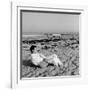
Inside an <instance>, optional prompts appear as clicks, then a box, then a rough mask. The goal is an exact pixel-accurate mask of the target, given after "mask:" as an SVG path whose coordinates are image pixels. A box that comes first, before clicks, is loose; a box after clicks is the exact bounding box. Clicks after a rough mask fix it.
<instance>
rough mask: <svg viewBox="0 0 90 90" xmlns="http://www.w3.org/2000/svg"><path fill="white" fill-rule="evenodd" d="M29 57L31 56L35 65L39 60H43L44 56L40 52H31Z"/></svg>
mask: <svg viewBox="0 0 90 90" xmlns="http://www.w3.org/2000/svg"><path fill="white" fill-rule="evenodd" d="M31 57H32V62H33V63H34V64H35V65H38V64H39V63H40V62H42V61H43V59H44V58H46V57H45V56H44V55H43V54H41V53H33V54H31Z"/></svg>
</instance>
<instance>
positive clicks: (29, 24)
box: [22, 12, 80, 33]
mask: <svg viewBox="0 0 90 90" xmlns="http://www.w3.org/2000/svg"><path fill="white" fill-rule="evenodd" d="M79 16H80V15H79V14H63V13H42V12H38V13H37V12H22V32H23V33H30V32H43V33H59V32H78V31H79Z"/></svg>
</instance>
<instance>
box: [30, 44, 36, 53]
mask: <svg viewBox="0 0 90 90" xmlns="http://www.w3.org/2000/svg"><path fill="white" fill-rule="evenodd" d="M35 48H36V46H35V45H32V46H31V47H30V51H31V53H34V50H35Z"/></svg>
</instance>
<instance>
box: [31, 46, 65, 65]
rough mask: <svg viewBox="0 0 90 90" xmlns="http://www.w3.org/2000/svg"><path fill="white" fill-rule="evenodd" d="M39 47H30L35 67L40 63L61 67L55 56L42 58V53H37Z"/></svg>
mask: <svg viewBox="0 0 90 90" xmlns="http://www.w3.org/2000/svg"><path fill="white" fill-rule="evenodd" d="M39 49H40V47H37V46H35V45H32V46H31V47H30V51H31V58H32V62H33V64H35V65H39V64H40V63H41V62H43V61H44V62H47V63H48V64H54V65H56V66H63V63H62V62H61V61H60V59H59V58H58V56H57V55H56V54H52V55H50V56H47V57H46V56H44V55H43V54H42V53H39V52H38V50H39Z"/></svg>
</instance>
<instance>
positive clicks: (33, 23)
mask: <svg viewBox="0 0 90 90" xmlns="http://www.w3.org/2000/svg"><path fill="white" fill-rule="evenodd" d="M20 30H21V48H20V49H21V50H20V51H21V60H20V67H21V69H20V76H21V78H22V79H24V78H46V77H47V78H50V77H52V78H53V77H54V78H55V77H59V78H60V77H63V76H64V77H67V76H70V77H72V76H79V75H80V59H79V58H80V56H79V51H80V50H79V46H80V39H79V38H80V13H78V12H57V11H56V12H55V11H39V10H21V11H20Z"/></svg>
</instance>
